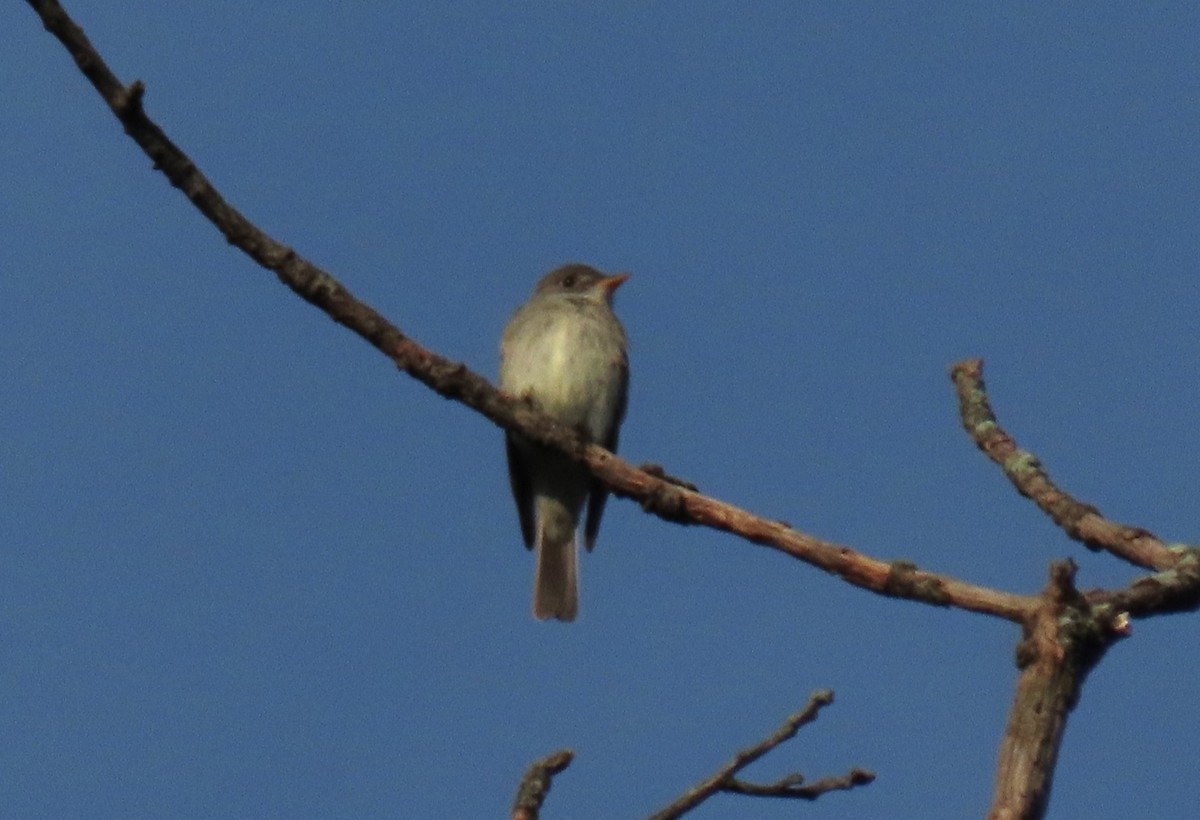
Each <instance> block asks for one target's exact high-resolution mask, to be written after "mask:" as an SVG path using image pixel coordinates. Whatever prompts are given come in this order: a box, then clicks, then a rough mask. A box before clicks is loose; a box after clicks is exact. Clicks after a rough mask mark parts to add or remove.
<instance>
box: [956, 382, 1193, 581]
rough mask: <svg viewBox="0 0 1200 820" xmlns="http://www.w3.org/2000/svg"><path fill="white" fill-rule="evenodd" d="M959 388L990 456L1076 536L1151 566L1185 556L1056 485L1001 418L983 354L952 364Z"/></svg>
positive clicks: (968, 422) (966, 421)
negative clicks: (994, 408)
mask: <svg viewBox="0 0 1200 820" xmlns="http://www.w3.org/2000/svg"><path fill="white" fill-rule="evenodd" d="M950 378H951V379H953V380H954V386H955V388H956V390H957V391H958V403H959V413H960V415H961V416H962V423H963V427H964V428H965V429H966V431H967V434H968V435H970V436H971V438H972V439H973V440H974V441H975V444H976V445H977V446H978V447H979V449H980V450H982V451H983V452H984V453H986V454H987V457H988V458H990V459H991V460H992V461H994V462H995V463H996V464H998V465H1000V467H1002V468H1003V470H1004V474H1005V475H1006V476H1008V480H1009V481H1011V482H1012V484H1013V486H1014V487H1016V488H1017V492H1019V493H1020V494H1021V495H1023V496H1025V497H1026V498H1028V499H1031V500H1032V501H1033V502H1034V503H1035V504H1037V505H1038V507H1040V508H1041V509H1042V511H1043V512H1045V513H1046V514H1047V515H1049V516H1050V518H1051V519H1052V520H1053V521H1054V523H1055V524H1057V525H1058V526H1060V527H1062V529H1063V530H1064V531H1065V532H1066V533H1067V535H1069V536H1070V537H1071V538H1073V539H1075V540H1076V541H1079V542H1082V543H1083V545H1084V546H1086V547H1087V548H1088V549H1092V550H1108V551H1109V552H1111V553H1112V554H1113V555H1116V556H1117V557H1119V558H1123V559H1124V560H1126V561H1128V562H1130V563H1131V564H1136V565H1137V566H1139V567H1145V568H1147V569H1157V570H1164V569H1169V568H1171V567H1173V566H1175V564H1176V563H1177V562H1178V561H1179V558H1180V555H1179V554H1178V552H1173V551H1172V550H1170V549H1169V548H1168V547H1167V546H1166V545H1165V544H1164V543H1163V542H1162V541H1160V540H1159V539H1158V538H1157V537H1155V535H1154V534H1153V533H1151V532H1149V531H1147V530H1144V529H1142V528H1141V527H1131V526H1128V525H1126V524H1118V523H1117V522H1115V521H1109V520H1108V519H1107V518H1105V517H1104V516H1103V515H1101V514H1100V511H1099V510H1098V509H1096V508H1095V507H1093V506H1092V505H1091V504H1085V503H1083V502H1082V501H1077V500H1076V499H1074V498H1072V497H1071V496H1070V495H1068V494H1067V493H1065V492H1064V491H1062V490H1061V489H1059V488H1058V487H1057V486H1055V484H1054V482H1053V481H1051V480H1050V476H1049V475H1048V474H1047V473H1046V471H1045V469H1043V467H1042V463H1041V462H1040V461H1039V460H1038V458H1037V456H1035V455H1034V454H1033V453H1030V452H1029V451H1027V450H1021V449H1019V448H1018V447H1017V444H1016V442H1015V441H1013V439H1012V436H1010V435H1009V434H1008V433H1006V432H1005V431H1004V428H1002V427H1001V426H1000V424H999V423H998V422H997V421H996V415H995V413H993V412H992V407H991V404H990V402H988V397H987V389H986V388H985V387H984V384H983V359H965V360H963V361H961V362H958V363H957V364H954V365H953V366H951V368H950Z"/></svg>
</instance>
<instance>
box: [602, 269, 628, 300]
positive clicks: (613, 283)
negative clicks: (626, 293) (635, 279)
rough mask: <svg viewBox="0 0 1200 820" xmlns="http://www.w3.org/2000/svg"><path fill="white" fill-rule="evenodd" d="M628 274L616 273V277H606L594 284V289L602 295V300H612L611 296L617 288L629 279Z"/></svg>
mask: <svg viewBox="0 0 1200 820" xmlns="http://www.w3.org/2000/svg"><path fill="white" fill-rule="evenodd" d="M629 276H630V275H629V274H628V273H618V274H617V275H616V276H606V277H604V278H603V279H601V280H600V281H599V282H597V283H596V287H598V288H600V291H601V292H602V293H603V294H604V298H605V299H608V300H610V301H611V300H612V298H613V294H614V293H616V292H617V288H619V287H621V284H622V283H623V282H624V281H625V280H626V279H628V278H629Z"/></svg>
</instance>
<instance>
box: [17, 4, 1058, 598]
mask: <svg viewBox="0 0 1200 820" xmlns="http://www.w3.org/2000/svg"><path fill="white" fill-rule="evenodd" d="M27 2H28V3H29V5H30V6H31V7H33V9H34V10H35V11H36V12H37V13H38V15H39V16H40V17H41V19H42V23H43V24H44V25H45V27H46V29H47V30H48V31H49V32H50V33H51V34H53V35H54V36H55V37H57V38H58V39H59V41H60V42H61V43H62V44H63V46H65V47H66V49H67V51H68V52H69V53H70V54H71V56H72V57H73V58H74V59H75V63H76V64H77V65H78V66H79V68H80V70H81V71H82V72H83V74H84V76H86V77H87V78H88V80H89V81H90V82H91V83H92V85H93V86H95V88H96V90H97V91H98V92H99V93H100V96H101V97H103V98H104V100H105V102H106V103H107V104H108V106H109V108H110V109H112V112H113V114H115V115H116V117H117V119H119V120H120V121H121V124H122V125H123V126H124V127H125V132H126V133H127V134H129V136H130V137H131V138H132V139H133V140H134V141H135V142H137V144H138V145H139V146H141V148H142V150H143V151H145V153H146V155H147V156H149V157H150V159H151V160H153V162H154V167H155V168H156V169H158V170H160V171H162V173H163V174H164V175H165V176H166V177H167V179H168V180H169V181H170V183H171V184H172V185H173V186H175V187H176V188H178V189H179V190H181V191H183V193H184V194H185V195H186V196H187V198H188V199H189V200H191V202H192V204H193V205H195V206H196V208H197V209H198V210H199V211H200V212H201V213H202V214H204V216H205V217H206V218H207V219H208V220H209V221H210V222H212V223H213V225H215V226H216V227H217V229H218V230H220V231H221V233H222V234H223V235H224V236H225V238H226V240H227V241H228V242H229V243H230V244H232V245H235V246H236V247H238V248H240V249H241V250H242V251H244V252H245V253H246V254H247V255H248V256H249V257H250V258H251V259H253V260H254V261H255V262H257V263H258V264H259V265H261V266H262V267H264V268H267V269H268V270H271V271H273V272H274V273H275V274H276V275H277V276H278V277H279V279H280V281H282V282H283V283H284V284H285V285H287V286H288V287H289V288H290V289H291V290H292V291H294V292H295V293H296V294H297V295H299V296H300V297H301V298H302V299H304V300H305V301H307V302H309V303H310V304H312V305H314V306H315V307H317V308H319V309H320V310H322V311H324V312H325V313H326V314H327V315H328V316H329V317H330V318H331V319H333V320H334V321H335V322H337V323H339V324H341V325H342V326H344V327H346V328H348V329H349V330H351V331H353V332H354V333H356V334H358V335H359V336H361V337H362V338H363V339H365V340H366V341H367V342H369V343H370V344H371V345H372V346H373V347H375V349H376V350H378V351H379V352H381V353H383V354H384V355H385V356H387V357H388V358H389V359H390V360H391V361H392V362H393V363H394V364H395V365H396V367H398V368H399V369H400V370H403V371H404V372H405V373H407V374H408V375H410V376H412V377H413V378H414V379H417V380H418V381H420V382H421V383H422V384H425V385H426V386H428V387H429V388H430V389H432V390H434V391H435V392H437V393H438V394H439V395H441V396H443V397H445V398H448V399H453V400H454V401H458V402H461V403H463V404H465V405H467V406H468V407H470V408H472V409H473V410H475V411H477V412H478V413H480V414H481V415H483V416H485V417H486V418H488V419H490V420H491V421H492V422H493V423H495V424H496V425H497V426H499V427H503V428H505V429H508V430H514V431H519V432H521V433H522V434H524V435H525V436H527V437H528V438H530V439H532V440H534V441H537V442H539V443H542V444H545V445H548V446H551V447H554V448H556V449H558V450H561V451H562V452H563V453H565V454H566V455H567V456H568V457H570V458H572V459H574V460H576V461H579V462H580V463H583V464H585V465H587V467H588V469H589V470H591V472H592V474H593V475H595V476H597V477H598V478H599V479H600V480H601V481H603V482H604V483H605V484H607V485H608V486H609V487H610V488H611V489H612V490H613V492H614V494H616V495H618V496H622V497H625V498H632V499H635V500H637V501H638V502H639V503H640V504H641V505H642V507H643V509H645V510H646V511H647V512H650V513H653V514H654V515H657V516H658V517H660V518H662V519H664V520H667V521H674V522H676V523H679V524H700V525H703V526H707V527H711V528H713V529H717V530H723V531H725V532H729V533H732V534H734V535H738V536H740V537H742V538H744V539H746V540H748V541H751V542H754V543H756V544H762V545H764V546H768V547H771V548H772V549H776V550H778V551H780V552H783V553H785V554H787V555H790V556H792V557H793V558H796V559H798V560H801V561H804V562H805V563H808V564H811V565H813V566H815V567H818V568H819V569H822V570H825V571H826V572H828V573H831V574H833V575H837V576H838V577H840V578H842V579H843V580H845V581H847V582H849V583H851V584H854V585H855V586H859V587H862V588H863V589H867V590H870V591H872V592H875V593H878V594H880V595H886V596H889V597H896V598H907V599H909V600H914V601H922V602H924V603H927V604H932V605H934V606H957V607H960V608H962V609H966V610H970V611H972V612H981V613H986V614H990V615H995V616H999V617H1002V618H1006V619H1008V620H1010V621H1015V622H1023V620H1024V619H1025V617H1026V616H1027V615H1028V614H1029V613H1030V612H1032V611H1033V609H1034V607H1035V606H1036V598H1033V597H1030V596H1023V595H1014V594H1011V593H1007V592H1002V591H999V590H995V589H990V588H987V587H982V586H977V585H974V584H969V583H966V582H963V581H959V580H956V579H954V578H950V577H948V576H944V575H938V574H935V573H930V572H924V571H922V570H920V569H918V568H917V567H916V566H915V565H914V564H912V563H910V562H907V561H892V562H889V561H882V560H879V559H875V558H871V557H869V556H866V555H863V554H862V553H859V552H856V551H854V550H852V549H850V548H849V547H845V546H841V545H839V544H834V543H831V542H828V541H822V540H820V539H818V538H814V537H812V536H809V535H805V534H803V533H801V532H798V531H796V530H794V529H792V528H791V527H790V526H788V525H787V524H785V523H783V522H780V521H774V520H770V519H767V518H763V517H760V516H757V515H754V514H752V513H750V512H747V511H746V510H743V509H741V508H739V507H736V506H734V505H732V504H727V503H725V502H722V501H719V500H717V499H714V498H710V497H707V496H704V495H701V494H700V493H698V492H695V491H693V490H690V489H688V488H687V485H686V483H684V484H680V483H679V482H677V481H672V480H667V479H664V478H662V477H660V476H661V472H660V474H659V475H655V474H654V473H652V472H648V471H646V470H641V469H638V468H636V467H634V466H633V465H631V464H629V463H628V462H626V461H624V460H622V459H620V458H618V457H616V456H615V455H613V454H612V453H610V452H608V451H607V450H605V449H603V448H601V447H598V446H596V445H593V444H589V443H588V442H587V441H585V440H584V439H583V438H582V437H581V436H580V435H579V433H578V432H577V431H575V430H573V429H571V428H570V427H567V426H565V425H563V424H561V423H560V422H558V421H556V420H555V419H553V418H551V417H549V416H547V415H544V414H542V413H540V412H538V411H536V410H535V409H534V408H533V407H531V406H530V405H529V404H527V403H523V402H520V401H517V400H515V399H513V398H511V397H508V396H506V395H504V394H502V393H500V392H499V391H497V390H496V389H495V388H494V387H492V385H491V384H489V383H488V382H487V380H486V379H483V378H482V377H480V376H478V375H476V374H475V373H473V372H471V371H470V370H468V369H467V367H466V366H465V365H463V364H462V363H460V362H455V361H452V360H450V359H447V358H444V357H442V356H439V355H438V354H436V353H434V352H432V351H430V350H427V349H426V348H424V347H422V346H421V345H419V344H417V343H416V342H415V341H413V340H412V339H410V338H408V337H407V336H405V335H404V334H403V333H401V332H400V330H399V329H398V328H396V327H395V326H394V325H392V324H391V323H390V322H388V321H387V320H386V319H385V318H384V317H383V316H382V315H380V314H379V313H378V312H376V311H375V310H374V309H372V308H371V307H370V306H369V305H367V304H365V303H363V302H361V301H359V300H358V299H356V298H355V297H354V295H353V294H351V293H350V291H349V290H347V289H346V287H344V286H343V285H342V284H341V283H340V282H338V281H337V280H336V279H334V278H333V277H332V276H330V275H329V274H328V273H327V272H325V271H324V270H322V269H321V268H319V267H317V266H316V265H314V264H313V263H311V262H309V261H308V260H306V259H304V258H302V257H301V256H300V255H299V254H297V253H296V252H295V251H294V250H292V249H291V248H289V247H287V246H286V245H283V244H282V243H280V242H277V241H276V240H274V239H272V238H271V237H270V236H268V235H267V234H266V233H264V232H263V231H262V230H260V229H259V228H258V227H256V226H255V225H254V224H253V223H251V222H250V221H249V220H248V219H246V217H245V216H243V215H242V214H241V213H240V212H239V211H238V210H237V209H236V208H234V207H233V206H231V205H230V204H229V203H228V202H226V201H225V199H224V198H223V197H222V196H221V195H220V194H219V193H218V192H217V190H216V188H214V187H213V185H212V183H211V182H209V180H208V179H207V178H206V177H205V176H204V175H203V174H202V173H201V172H200V169H199V168H197V167H196V165H195V163H193V162H192V161H191V159H189V158H188V157H187V155H185V154H184V153H183V151H182V150H180V149H179V147H178V146H176V145H175V144H174V143H173V142H171V140H170V139H168V138H167V136H166V134H165V133H163V131H162V129H160V128H159V127H158V125H156V124H155V123H154V122H152V121H151V120H150V118H149V117H148V116H147V115H146V112H145V110H144V109H143V107H142V98H143V96H144V91H145V89H144V86H143V85H142V83H141V82H135V83H133V84H132V85H131V86H129V87H128V88H127V87H125V86H124V85H123V84H122V83H121V82H120V80H118V79H117V77H116V75H114V74H113V73H112V71H111V70H110V69H109V67H108V66H107V65H106V64H105V62H104V60H103V59H102V58H101V56H100V54H99V53H98V52H97V51H96V50H95V48H93V46H92V44H91V43H90V42H89V41H88V39H87V37H86V36H85V35H84V33H83V30H82V29H80V28H79V27H78V26H77V25H76V24H75V23H74V22H73V21H72V20H71V19H70V17H68V16H67V13H66V12H65V11H64V10H63V9H62V7H61V6H60V5H59V4H58V3H57V2H55V0H27Z"/></svg>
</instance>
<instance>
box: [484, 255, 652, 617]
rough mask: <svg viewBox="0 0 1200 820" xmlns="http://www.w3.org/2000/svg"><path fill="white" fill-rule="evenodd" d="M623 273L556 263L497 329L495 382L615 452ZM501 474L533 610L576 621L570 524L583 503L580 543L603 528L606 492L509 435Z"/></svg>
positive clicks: (622, 389)
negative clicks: (528, 553) (527, 562)
mask: <svg viewBox="0 0 1200 820" xmlns="http://www.w3.org/2000/svg"><path fill="white" fill-rule="evenodd" d="M628 278H629V274H627V273H622V274H617V275H616V276H605V275H604V274H602V273H601V272H600V271H598V270H596V269H595V268H591V267H588V266H587V265H580V264H570V265H563V266H562V267H560V268H555V269H554V270H552V271H551V272H550V273H548V274H546V275H545V276H543V277H542V279H541V281H539V282H538V283H537V287H535V288H534V291H533V296H531V297H530V299H529V301H528V302H526V303H525V304H523V305H521V307H520V308H518V309H517V311H516V313H514V314H513V317H512V319H510V320H509V322H508V325H507V327H505V328H504V337H503V339H502V340H501V342H500V389H501V390H503V391H505V392H506V393H509V394H510V395H513V396H516V397H517V398H523V399H527V400H529V401H531V402H532V403H533V404H534V405H535V406H536V407H538V408H540V409H541V410H542V411H544V412H546V413H549V414H550V415H552V416H554V417H556V418H557V419H559V420H560V421H562V422H564V423H565V424H569V425H571V426H572V427H575V428H577V429H579V430H581V431H582V432H583V433H584V434H586V435H587V436H588V437H589V438H590V439H591V441H593V442H595V443H596V444H599V445H601V446H602V447H605V448H607V449H609V450H613V451H615V450H616V449H617V435H618V432H619V430H620V427H621V420H622V419H623V418H624V417H625V400H626V389H627V387H628V384H629V361H628V358H627V356H626V353H625V347H626V342H625V329H624V328H622V327H621V323H620V322H619V321H617V317H616V315H615V314H614V313H613V310H612V298H613V293H614V292H615V291H616V289H617V288H618V287H620V286H621V283H622V282H624V281H625V280H626V279H628ZM506 444H507V449H508V477H509V481H510V483H511V484H512V493H513V499H514V500H516V502H517V515H518V517H519V518H520V521H521V535H522V536H523V537H524V539H525V546H526V547H528V548H530V549H533V550H535V552H536V560H537V569H536V570H535V574H534V578H533V614H534V617H536V618H539V619H545V618H557V619H558V620H560V621H573V620H575V615H576V613H577V612H578V610H579V571H578V568H577V564H578V550H577V548H576V546H575V531H576V529H577V528H578V524H579V513H580V512H581V511H582V510H583V504H584V502H585V501H586V502H587V506H588V510H587V522H586V524H585V525H584V539H585V540H584V543H586V544H587V548H588V549H589V550H591V548H592V545H593V544H594V543H595V541H596V533H598V532H599V531H600V516H601V515H602V514H603V513H604V502H605V501H606V500H607V499H608V490H607V489H606V488H605V487H604V486H603V485H601V484H600V483H599V482H597V481H595V480H594V479H593V478H592V476H591V474H590V473H589V472H588V471H587V469H586V468H584V467H583V466H581V465H579V464H576V463H574V462H572V461H571V460H570V459H568V458H567V457H566V456H563V455H561V454H560V453H557V452H553V451H551V450H548V449H546V448H545V447H543V446H541V445H538V444H534V443H533V442H531V441H528V440H527V439H524V438H522V437H521V436H519V435H514V434H513V433H508V434H507V437H506Z"/></svg>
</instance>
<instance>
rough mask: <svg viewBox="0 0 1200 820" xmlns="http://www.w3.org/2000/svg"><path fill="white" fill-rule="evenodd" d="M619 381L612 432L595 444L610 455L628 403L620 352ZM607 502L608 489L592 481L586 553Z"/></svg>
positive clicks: (624, 362)
mask: <svg viewBox="0 0 1200 820" xmlns="http://www.w3.org/2000/svg"><path fill="white" fill-rule="evenodd" d="M617 367H618V370H619V371H620V375H621V380H620V384H619V385H618V389H617V413H616V417H615V418H614V420H613V426H612V430H611V431H610V432H609V434H608V436H607V437H606V438H605V439H604V441H599V442H596V443H597V444H600V445H602V446H603V447H604V449H606V450H608V451H609V452H610V453H615V452H616V451H617V442H618V440H619V439H620V437H621V422H622V421H623V420H624V419H625V407H626V405H627V404H628V403H629V359H628V357H627V356H626V354H625V353H624V351H622V353H621V359H620V361H619V362H618V364H617ZM606 501H608V487H606V486H604V485H603V484H601V483H600V482H599V481H597V480H596V479H594V478H593V479H592V490H591V493H590V494H589V496H588V510H587V522H586V523H585V524H584V527H583V536H584V537H583V543H584V544H586V545H587V548H588V551H589V552H591V549H592V547H593V546H595V544H596V536H597V535H599V534H600V518H601V516H603V515H604V503H605V502H606Z"/></svg>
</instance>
